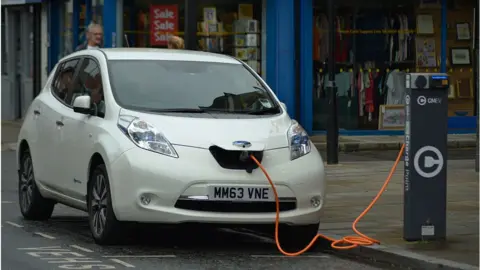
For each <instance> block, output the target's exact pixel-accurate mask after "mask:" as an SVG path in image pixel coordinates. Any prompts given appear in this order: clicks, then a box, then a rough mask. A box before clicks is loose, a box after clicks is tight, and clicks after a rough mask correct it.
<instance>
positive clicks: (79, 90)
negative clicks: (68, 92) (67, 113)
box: [69, 58, 105, 117]
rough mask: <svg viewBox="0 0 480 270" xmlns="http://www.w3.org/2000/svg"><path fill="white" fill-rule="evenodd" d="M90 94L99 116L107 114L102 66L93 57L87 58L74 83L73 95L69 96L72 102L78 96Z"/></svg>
mask: <svg viewBox="0 0 480 270" xmlns="http://www.w3.org/2000/svg"><path fill="white" fill-rule="evenodd" d="M83 95H89V96H90V98H91V100H92V107H93V108H94V109H95V110H96V111H97V116H101V117H103V116H104V115H105V101H104V97H103V84H102V75H101V72H100V66H99V65H98V63H97V62H96V61H95V60H94V59H92V58H85V59H84V60H83V62H82V66H81V67H80V70H79V72H78V75H77V77H76V79H75V83H74V91H73V95H72V96H71V97H70V98H69V100H70V102H71V104H72V105H73V101H74V100H75V98H76V97H79V96H83Z"/></svg>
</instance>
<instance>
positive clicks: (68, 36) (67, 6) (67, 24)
mask: <svg viewBox="0 0 480 270" xmlns="http://www.w3.org/2000/svg"><path fill="white" fill-rule="evenodd" d="M62 9H63V11H62V14H61V17H62V20H61V26H60V27H61V28H60V39H61V42H60V57H64V56H66V55H69V54H70V53H72V52H73V51H74V49H75V48H74V47H73V29H72V19H73V0H68V1H65V2H64V4H63V5H62Z"/></svg>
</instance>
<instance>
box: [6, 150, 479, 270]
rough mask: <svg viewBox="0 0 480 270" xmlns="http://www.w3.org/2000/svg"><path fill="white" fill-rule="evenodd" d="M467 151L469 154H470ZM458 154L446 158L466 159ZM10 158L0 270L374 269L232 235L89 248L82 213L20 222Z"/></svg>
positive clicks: (168, 233)
mask: <svg viewBox="0 0 480 270" xmlns="http://www.w3.org/2000/svg"><path fill="white" fill-rule="evenodd" d="M473 151H474V149H473ZM473 151H472V153H470V152H469V151H458V153H455V154H454V155H452V154H450V155H449V156H450V157H451V158H456V157H458V158H461V157H463V158H464V157H465V156H467V157H468V156H470V155H471V156H472V157H474V152H473ZM394 157H395V151H384V152H382V153H380V154H379V153H369V152H363V154H362V153H358V154H347V155H345V154H342V155H341V156H340V160H341V161H344V162H346V161H356V160H372V161H374V160H378V159H382V158H383V159H393V158H394ZM17 196H18V195H17V176H16V167H15V152H12V151H4V152H2V222H1V226H2V228H1V230H2V265H1V266H2V269H5V270H19V269H22V270H29V269H35V270H52V269H135V268H136V269H142V270H149V269H152V270H153V269H155V270H157V269H171V270H175V269H182V270H183V269H187V270H190V269H191V270H202V269H212V270H213V269H275V270H281V269H302V270H308V269H315V270H317V269H325V270H328V269H335V270H341V269H346V270H347V269H356V270H362V269H365V270H373V269H386V268H385V266H381V267H380V266H378V267H380V268H376V267H374V266H371V265H365V264H362V263H361V262H356V261H351V260H346V259H343V258H339V257H336V256H334V255H331V254H328V253H323V252H322V250H321V248H317V249H316V250H315V251H312V252H310V253H308V254H307V255H304V256H301V257H288V258H286V257H282V256H280V255H279V252H278V251H277V250H276V247H275V245H274V243H273V241H272V240H271V239H270V238H267V237H262V236H259V235H256V234H252V233H246V232H243V231H238V230H232V229H213V228H184V227H180V228H175V229H172V228H170V229H168V228H161V227H145V226H140V227H133V228H132V229H131V230H130V231H129V233H127V234H126V235H124V236H122V237H124V238H125V242H124V243H122V244H121V245H118V246H111V247H100V246H98V245H96V244H95V243H93V240H92V238H91V237H90V232H89V229H88V223H87V218H86V215H85V213H83V212H80V211H77V210H73V209H70V208H68V207H65V206H62V205H57V206H56V208H55V211H54V214H53V217H52V219H51V220H49V221H47V222H32V221H25V220H23V218H22V217H21V215H20V210H19V206H18V203H17V201H18V200H17Z"/></svg>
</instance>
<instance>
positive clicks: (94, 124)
mask: <svg viewBox="0 0 480 270" xmlns="http://www.w3.org/2000/svg"><path fill="white" fill-rule="evenodd" d="M97 94H100V98H101V99H102V98H103V84H102V75H101V72H100V66H99V64H98V61H97V60H96V59H95V58H94V57H93V56H89V57H85V58H84V59H83V61H82V64H81V66H80V69H79V72H78V74H77V76H76V77H75V81H74V91H73V95H72V97H71V98H70V104H71V107H72V108H71V109H70V110H69V111H68V113H66V115H65V118H64V134H65V138H64V140H63V141H62V151H65V153H66V154H67V153H69V156H70V160H71V161H69V162H67V161H66V160H65V165H64V168H65V172H67V173H68V175H67V176H66V178H67V179H68V180H67V183H68V190H69V192H71V194H72V196H74V197H75V198H77V199H79V200H84V199H85V195H86V193H87V182H88V165H89V162H90V158H91V157H92V155H93V153H94V144H95V139H96V137H97V136H96V135H97V130H98V128H99V127H100V126H101V125H102V124H103V121H104V119H103V117H104V112H103V113H99V114H96V115H85V114H82V113H76V112H74V111H73V103H74V100H75V98H76V97H79V96H82V95H89V96H90V97H91V99H92V104H95V103H96V102H99V101H101V99H100V100H97V98H98V97H99V96H98V95H97ZM92 106H93V105H92Z"/></svg>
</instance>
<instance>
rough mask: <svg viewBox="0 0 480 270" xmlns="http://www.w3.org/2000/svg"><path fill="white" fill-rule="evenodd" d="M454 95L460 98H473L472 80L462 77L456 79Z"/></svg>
mask: <svg viewBox="0 0 480 270" xmlns="http://www.w3.org/2000/svg"><path fill="white" fill-rule="evenodd" d="M456 90H457V91H456V93H455V94H456V96H457V97H458V98H461V99H471V98H473V80H472V79H469V78H463V79H459V80H457V81H456Z"/></svg>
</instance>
